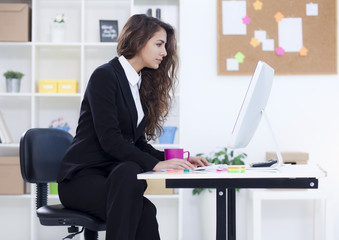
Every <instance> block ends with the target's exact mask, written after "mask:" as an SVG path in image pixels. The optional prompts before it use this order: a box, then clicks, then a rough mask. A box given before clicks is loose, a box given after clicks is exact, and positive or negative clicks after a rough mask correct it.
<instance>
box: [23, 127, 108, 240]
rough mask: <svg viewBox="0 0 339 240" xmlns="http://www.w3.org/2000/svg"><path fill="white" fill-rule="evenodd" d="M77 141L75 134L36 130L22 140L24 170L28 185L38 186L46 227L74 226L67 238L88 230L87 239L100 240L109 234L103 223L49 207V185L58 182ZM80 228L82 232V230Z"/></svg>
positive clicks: (38, 205) (39, 211)
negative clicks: (101, 234) (100, 235)
mask: <svg viewBox="0 0 339 240" xmlns="http://www.w3.org/2000/svg"><path fill="white" fill-rule="evenodd" d="M72 140H73V137H72V135H70V134H69V133H68V132H65V131H63V130H59V129H54V128H32V129H29V130H28V131H26V132H25V133H24V134H23V136H22V137H21V140H20V168H21V175H22V177H23V179H24V180H25V182H29V183H36V209H37V210H36V212H37V216H38V218H39V220H40V224H41V225H44V226H70V227H69V228H68V232H69V233H70V235H68V236H67V237H65V238H64V239H66V238H69V239H71V238H73V237H74V236H75V235H76V234H79V233H81V232H82V231H84V230H85V231H84V237H85V239H86V240H94V239H98V231H105V230H106V225H105V223H104V222H103V221H101V220H99V219H97V218H96V217H93V216H91V215H89V214H87V213H84V212H81V211H77V210H73V209H68V208H66V207H64V206H63V205H62V204H58V205H47V199H48V183H50V182H55V181H56V179H57V175H58V171H59V166H60V162H61V160H62V158H63V156H64V154H65V152H66V150H67V148H68V147H69V146H70V144H71V142H72ZM78 226H80V227H82V230H81V231H79V230H78Z"/></svg>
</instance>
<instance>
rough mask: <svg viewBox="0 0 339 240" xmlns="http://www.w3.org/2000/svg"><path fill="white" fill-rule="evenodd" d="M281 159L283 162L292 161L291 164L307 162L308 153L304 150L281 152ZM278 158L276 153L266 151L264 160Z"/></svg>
mask: <svg viewBox="0 0 339 240" xmlns="http://www.w3.org/2000/svg"><path fill="white" fill-rule="evenodd" d="M281 156H282V159H283V161H284V163H292V164H307V161H308V158H309V156H308V153H306V152H282V153H281ZM271 159H278V157H277V154H276V153H275V152H267V153H266V160H271Z"/></svg>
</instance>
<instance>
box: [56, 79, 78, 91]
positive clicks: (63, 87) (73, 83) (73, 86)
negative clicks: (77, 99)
mask: <svg viewBox="0 0 339 240" xmlns="http://www.w3.org/2000/svg"><path fill="white" fill-rule="evenodd" d="M77 92H78V81H77V80H74V79H59V80H58V93H77Z"/></svg>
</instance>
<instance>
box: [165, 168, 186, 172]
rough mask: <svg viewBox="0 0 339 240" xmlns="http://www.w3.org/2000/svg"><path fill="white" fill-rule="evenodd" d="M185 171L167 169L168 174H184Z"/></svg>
mask: <svg viewBox="0 0 339 240" xmlns="http://www.w3.org/2000/svg"><path fill="white" fill-rule="evenodd" d="M183 172H184V169H166V173H183Z"/></svg>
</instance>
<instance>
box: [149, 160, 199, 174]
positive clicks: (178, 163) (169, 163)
mask: <svg viewBox="0 0 339 240" xmlns="http://www.w3.org/2000/svg"><path fill="white" fill-rule="evenodd" d="M169 168H174V169H190V170H193V169H194V168H195V167H194V166H193V164H191V163H190V162H189V161H187V160H186V159H178V158H173V159H170V160H165V161H160V162H158V163H157V165H155V166H154V168H153V171H156V172H160V171H161V169H169Z"/></svg>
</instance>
